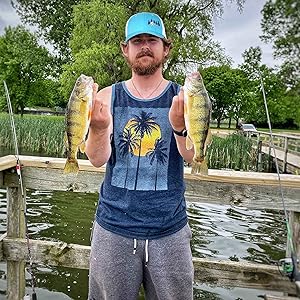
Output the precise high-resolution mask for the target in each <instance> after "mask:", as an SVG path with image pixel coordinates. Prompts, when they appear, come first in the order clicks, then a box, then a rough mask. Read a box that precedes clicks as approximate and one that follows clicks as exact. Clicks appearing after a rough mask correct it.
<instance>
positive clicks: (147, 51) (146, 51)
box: [136, 49, 154, 58]
mask: <svg viewBox="0 0 300 300" xmlns="http://www.w3.org/2000/svg"><path fill="white" fill-rule="evenodd" d="M143 56H150V57H154V55H153V53H152V52H151V51H150V50H149V49H146V50H142V51H141V52H139V53H138V54H137V55H136V58H141V57H143Z"/></svg>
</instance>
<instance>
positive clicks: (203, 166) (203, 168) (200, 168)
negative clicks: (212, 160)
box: [191, 159, 208, 175]
mask: <svg viewBox="0 0 300 300" xmlns="http://www.w3.org/2000/svg"><path fill="white" fill-rule="evenodd" d="M191 173H192V174H201V175H208V167H207V162H206V159H204V160H202V161H201V162H200V161H196V162H195V161H193V162H192V170H191Z"/></svg>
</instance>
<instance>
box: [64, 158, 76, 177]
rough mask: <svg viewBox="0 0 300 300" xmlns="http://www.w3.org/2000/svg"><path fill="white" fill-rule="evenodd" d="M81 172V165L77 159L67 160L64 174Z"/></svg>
mask: <svg viewBox="0 0 300 300" xmlns="http://www.w3.org/2000/svg"><path fill="white" fill-rule="evenodd" d="M78 171H79V165H78V161H77V159H76V158H67V161H66V164H65V167H64V173H65V174H68V173H76V174H77V173H78Z"/></svg>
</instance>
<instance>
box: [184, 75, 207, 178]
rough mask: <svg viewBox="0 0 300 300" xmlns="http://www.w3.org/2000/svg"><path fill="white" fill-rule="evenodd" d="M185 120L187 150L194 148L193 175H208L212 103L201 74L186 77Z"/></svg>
mask: <svg viewBox="0 0 300 300" xmlns="http://www.w3.org/2000/svg"><path fill="white" fill-rule="evenodd" d="M183 90H184V108H185V109H184V118H185V123H186V127H187V131H188V136H187V139H186V147H187V149H191V148H192V147H193V146H194V149H195V154H194V157H193V162H192V171H191V172H192V174H198V173H200V174H204V175H207V173H208V168H207V160H206V150H207V146H208V145H209V144H210V141H211V134H210V131H209V122H210V116H211V102H210V99H209V96H208V93H207V91H206V89H205V86H204V83H203V80H202V77H201V75H200V73H199V72H194V73H191V74H189V75H187V76H186V79H185V82H184V87H183Z"/></svg>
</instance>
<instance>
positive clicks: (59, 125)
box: [0, 113, 65, 157]
mask: <svg viewBox="0 0 300 300" xmlns="http://www.w3.org/2000/svg"><path fill="white" fill-rule="evenodd" d="M14 121H15V126H16V134H17V141H18V145H19V149H20V150H21V151H20V152H21V154H22V151H25V152H36V153H44V154H48V155H53V156H58V157H60V156H63V154H64V151H65V150H64V142H63V137H64V130H65V129H64V127H65V125H64V117H63V116H43V115H24V116H23V117H21V116H19V115H15V116H14ZM0 124H1V126H0V146H1V147H5V148H8V149H14V139H13V136H12V129H11V124H10V120H9V115H8V114H5V113H1V114H0Z"/></svg>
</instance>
